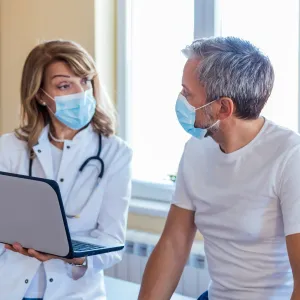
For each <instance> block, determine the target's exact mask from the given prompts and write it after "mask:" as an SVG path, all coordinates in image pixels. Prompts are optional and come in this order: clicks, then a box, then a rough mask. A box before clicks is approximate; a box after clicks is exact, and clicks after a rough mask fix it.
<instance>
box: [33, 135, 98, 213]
mask: <svg viewBox="0 0 300 300" xmlns="http://www.w3.org/2000/svg"><path fill="white" fill-rule="evenodd" d="M101 150H102V136H101V134H99V146H98V152H97V154H96V155H95V156H91V157H89V158H87V159H86V160H85V161H84V162H83V164H82V165H81V167H80V168H79V172H82V171H83V170H84V168H85V167H86V166H87V164H88V163H89V162H90V161H92V160H96V161H99V163H100V165H101V169H100V172H99V175H98V179H101V178H102V177H103V174H104V162H103V160H102V158H101V157H100V154H101ZM32 154H33V150H31V155H30V158H29V170H28V174H29V176H30V177H32V164H33V155H32ZM67 217H69V218H79V215H76V216H68V215H67Z"/></svg>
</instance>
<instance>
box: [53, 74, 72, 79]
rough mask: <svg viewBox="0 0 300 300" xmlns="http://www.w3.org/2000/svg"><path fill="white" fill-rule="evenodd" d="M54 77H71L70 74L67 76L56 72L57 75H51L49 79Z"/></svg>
mask: <svg viewBox="0 0 300 300" xmlns="http://www.w3.org/2000/svg"><path fill="white" fill-rule="evenodd" d="M56 77H64V78H71V76H69V75H62V74H57V75H54V76H52V78H51V80H52V79H54V78H56Z"/></svg>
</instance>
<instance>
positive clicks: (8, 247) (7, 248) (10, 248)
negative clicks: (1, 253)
mask: <svg viewBox="0 0 300 300" xmlns="http://www.w3.org/2000/svg"><path fill="white" fill-rule="evenodd" d="M5 249H6V250H10V251H13V252H18V251H16V250H15V249H14V248H13V246H11V245H8V244H5Z"/></svg>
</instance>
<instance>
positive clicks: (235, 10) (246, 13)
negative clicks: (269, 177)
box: [217, 0, 299, 131]
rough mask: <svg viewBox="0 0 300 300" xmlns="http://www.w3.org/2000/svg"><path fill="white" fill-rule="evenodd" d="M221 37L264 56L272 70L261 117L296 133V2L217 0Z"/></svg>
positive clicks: (297, 38) (297, 80)
mask: <svg viewBox="0 0 300 300" xmlns="http://www.w3.org/2000/svg"><path fill="white" fill-rule="evenodd" d="M217 3H218V6H217V9H218V11H219V21H220V24H221V26H220V30H221V35H224V36H228V35H233V36H238V37H242V38H245V39H248V40H249V41H251V42H253V43H254V44H255V45H257V46H258V47H259V48H260V49H261V50H262V51H263V52H264V53H266V54H267V55H268V56H269V58H270V60H271V62H272V64H273V67H274V70H275V83H274V88H273V92H272V95H271V97H270V99H269V101H268V103H267V105H266V106H265V108H264V110H263V113H262V114H263V115H264V116H265V117H267V118H269V119H271V120H272V121H274V122H276V123H278V124H280V125H282V126H285V127H289V128H291V129H292V130H295V131H298V123H299V122H298V117H299V112H298V100H299V98H298V82H299V74H298V70H299V62H298V56H299V1H298V0H289V1H274V0H263V1H262V0H251V1H240V0H219V1H218V2H217Z"/></svg>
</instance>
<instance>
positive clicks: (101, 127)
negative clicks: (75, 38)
mask: <svg viewBox="0 0 300 300" xmlns="http://www.w3.org/2000/svg"><path fill="white" fill-rule="evenodd" d="M56 61H63V62H65V63H67V64H68V66H69V67H70V68H71V70H72V71H73V72H74V73H75V75H76V76H80V77H86V76H91V77H92V86H93V90H94V96H95V99H96V101H97V108H96V112H95V115H94V117H93V119H92V121H91V124H92V126H93V128H94V130H95V132H97V133H99V134H102V135H104V136H110V135H112V134H114V132H115V111H114V108H113V106H112V104H111V102H110V101H109V99H108V98H107V97H101V99H100V93H101V89H100V82H99V78H98V74H97V71H96V67H95V62H94V60H93V58H92V57H91V56H90V55H89V54H88V53H87V51H86V50H85V49H83V48H82V47H81V46H80V45H78V44H77V43H75V42H72V41H63V40H55V41H47V42H44V43H41V44H39V45H38V46H36V47H35V48H34V49H33V50H32V51H31V52H30V53H29V55H28V57H27V59H26V61H25V64H24V67H23V72H22V81H21V121H20V127H19V128H17V129H16V130H15V134H16V136H17V138H18V139H20V140H23V141H25V142H27V145H28V148H29V150H31V149H32V147H33V146H35V145H36V144H37V142H38V139H39V137H40V134H41V132H42V130H43V128H44V127H45V126H46V125H47V124H49V122H50V116H49V113H48V110H47V108H46V107H44V106H42V105H41V104H39V102H38V98H37V94H38V92H39V90H40V88H41V87H42V85H43V80H44V74H45V71H46V68H47V67H48V66H49V65H50V64H51V63H53V62H56Z"/></svg>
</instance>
